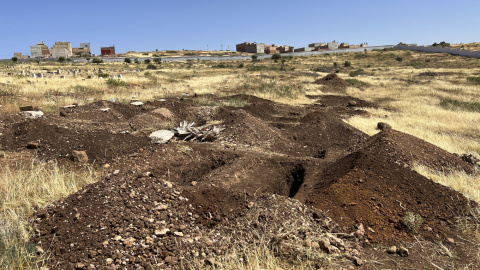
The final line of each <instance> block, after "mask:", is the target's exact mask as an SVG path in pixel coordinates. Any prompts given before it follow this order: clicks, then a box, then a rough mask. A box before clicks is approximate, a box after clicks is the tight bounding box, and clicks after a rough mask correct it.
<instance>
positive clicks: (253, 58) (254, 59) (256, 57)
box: [252, 54, 258, 63]
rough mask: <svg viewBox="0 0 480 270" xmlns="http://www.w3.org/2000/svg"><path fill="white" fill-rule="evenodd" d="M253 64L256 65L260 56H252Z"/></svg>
mask: <svg viewBox="0 0 480 270" xmlns="http://www.w3.org/2000/svg"><path fill="white" fill-rule="evenodd" d="M252 62H254V63H256V62H258V55H256V54H254V55H252Z"/></svg>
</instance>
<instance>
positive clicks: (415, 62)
mask: <svg viewBox="0 0 480 270" xmlns="http://www.w3.org/2000/svg"><path fill="white" fill-rule="evenodd" d="M407 66H411V67H422V66H423V63H422V62H418V61H410V62H409V63H407Z"/></svg>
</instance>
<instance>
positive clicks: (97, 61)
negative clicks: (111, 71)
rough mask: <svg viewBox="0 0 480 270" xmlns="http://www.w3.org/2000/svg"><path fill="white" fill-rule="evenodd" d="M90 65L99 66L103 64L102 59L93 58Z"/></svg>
mask: <svg viewBox="0 0 480 270" xmlns="http://www.w3.org/2000/svg"><path fill="white" fill-rule="evenodd" d="M92 63H94V64H101V63H103V59H102V58H98V57H95V58H93V59H92Z"/></svg>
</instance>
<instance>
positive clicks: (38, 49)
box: [30, 41, 50, 58]
mask: <svg viewBox="0 0 480 270" xmlns="http://www.w3.org/2000/svg"><path fill="white" fill-rule="evenodd" d="M30 53H31V56H32V58H46V57H50V50H49V49H48V46H47V45H45V42H43V41H42V42H41V43H37V45H35V46H30Z"/></svg>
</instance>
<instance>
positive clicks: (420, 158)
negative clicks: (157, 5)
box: [365, 129, 475, 173]
mask: <svg viewBox="0 0 480 270" xmlns="http://www.w3.org/2000/svg"><path fill="white" fill-rule="evenodd" d="M365 148H366V149H367V150H368V151H369V152H372V153H375V154H378V155H382V156H383V157H384V158H386V159H388V160H389V161H392V162H396V163H400V164H402V165H404V166H410V165H411V163H412V162H418V163H420V164H422V165H424V166H427V167H429V168H430V169H433V170H440V171H449V170H455V169H460V170H463V171H465V172H467V173H473V172H474V170H475V169H474V166H473V165H472V164H469V163H467V162H465V161H464V160H462V158H461V157H459V156H457V155H454V154H452V153H449V152H447V151H445V150H443V149H441V148H439V147H437V146H435V145H433V144H431V143H428V142H426V141H424V140H422V139H419V138H417V137H414V136H412V135H409V134H405V133H402V132H400V131H396V130H393V129H389V130H385V131H382V132H379V133H378V134H376V135H375V136H373V137H372V138H371V139H370V140H369V141H368V142H367V143H366V146H365Z"/></svg>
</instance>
